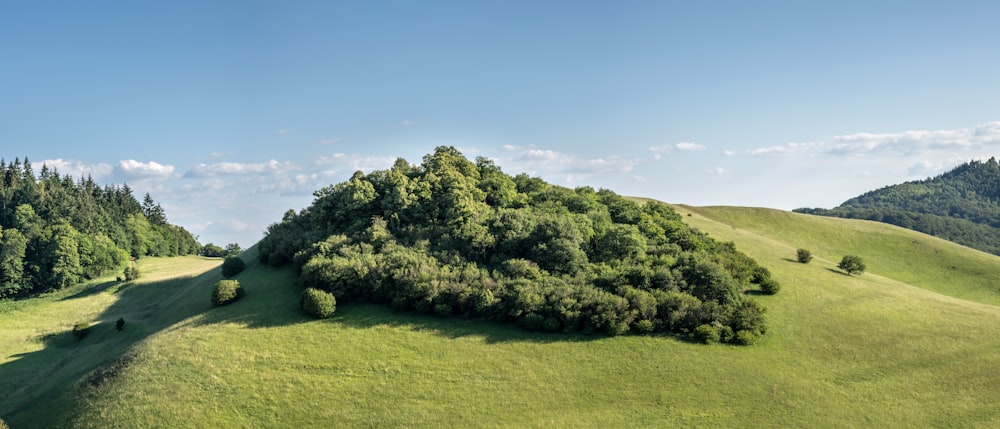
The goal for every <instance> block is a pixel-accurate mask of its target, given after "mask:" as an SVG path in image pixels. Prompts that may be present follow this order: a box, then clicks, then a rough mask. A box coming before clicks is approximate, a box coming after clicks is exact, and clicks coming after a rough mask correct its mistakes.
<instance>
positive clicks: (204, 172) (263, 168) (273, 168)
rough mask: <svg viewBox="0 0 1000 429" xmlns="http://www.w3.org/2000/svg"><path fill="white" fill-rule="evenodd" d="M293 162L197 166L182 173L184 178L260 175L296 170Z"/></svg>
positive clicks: (227, 163) (228, 163)
mask: <svg viewBox="0 0 1000 429" xmlns="http://www.w3.org/2000/svg"><path fill="white" fill-rule="evenodd" d="M298 169H300V167H298V166H297V165H296V164H295V163H293V162H278V161H275V160H273V159H272V160H270V161H268V162H261V163H239V162H218V163H215V164H199V165H198V166H196V167H194V168H192V169H190V170H188V171H187V172H186V173H184V177H187V178H193V177H214V176H221V175H239V174H260V173H270V172H279V171H292V170H298Z"/></svg>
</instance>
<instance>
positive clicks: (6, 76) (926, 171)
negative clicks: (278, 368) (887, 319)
mask: <svg viewBox="0 0 1000 429" xmlns="http://www.w3.org/2000/svg"><path fill="white" fill-rule="evenodd" d="M998 15H1000V6H998V5H997V4H996V3H994V2H944V1H941V2H916V1H906V2H891V1H884V2H883V1H880V2H870V1H863V2H847V1H838V2H800V1H793V2H777V1H763V2H736V1H734V2H713V1H704V2H669V1H655V2H638V1H626V2H584V1H546V2H487V1H482V2H479V1H476V2H413V1H385V2H354V3H348V2H326V1H324V2H306V1H299V2H278V1H274V2H257V1H233V2H223V1H217V2H184V1H171V2H104V1H92V2H69V1H67V2H44V3H43V2H20V3H17V4H15V3H13V2H6V3H4V4H3V5H0V58H3V61H2V64H3V66H2V67H0V147H2V148H3V150H2V151H0V155H2V156H3V157H5V158H7V159H8V160H11V159H13V158H15V157H25V156H27V157H29V159H30V160H31V161H32V163H33V164H35V165H36V168H40V166H39V165H40V164H41V163H45V164H47V165H49V166H50V167H56V168H58V169H59V171H60V172H61V173H69V174H73V175H74V176H78V175H81V174H91V175H93V176H94V177H95V178H96V179H98V180H100V181H102V182H104V183H122V182H127V183H128V184H129V185H130V186H132V187H133V189H135V190H136V192H137V194H138V196H140V197H141V195H142V193H145V192H150V193H151V194H152V195H153V197H154V198H155V199H156V200H157V201H159V202H160V203H161V204H162V205H163V206H164V208H165V209H166V211H167V216H168V218H169V220H170V221H171V222H174V223H177V224H180V225H183V226H185V227H186V228H188V229H189V230H191V231H192V232H194V233H195V234H198V235H199V236H200V239H201V242H202V243H208V242H214V243H216V244H225V243H230V242H238V243H240V244H241V245H243V246H244V247H246V246H249V245H251V244H253V243H254V242H256V241H257V240H258V239H259V238H260V237H261V235H262V232H263V230H264V228H265V227H266V226H267V225H268V224H270V223H272V222H275V221H277V220H279V219H280V217H281V214H282V213H283V212H284V211H286V210H287V209H289V208H294V209H296V210H298V209H301V208H304V207H306V206H307V205H308V204H309V203H310V202H311V201H312V195H311V194H312V191H314V190H316V189H319V188H321V187H323V186H326V185H329V184H332V183H337V182H340V181H342V180H344V179H346V178H348V177H349V176H350V174H351V173H352V172H353V171H355V170H357V169H360V170H363V171H366V172H367V171H371V170H373V169H382V168H387V167H389V166H390V165H391V163H392V161H393V160H394V159H395V158H396V157H403V158H406V159H407V160H409V161H410V162H412V163H418V162H419V161H420V159H421V157H422V156H423V155H424V154H426V153H428V152H431V151H432V150H433V148H434V147H435V146H439V145H452V146H456V147H458V148H459V149H460V150H462V151H463V153H465V154H466V155H467V156H469V157H470V158H471V157H475V156H486V157H489V158H492V159H494V160H495V161H496V162H497V164H498V165H500V166H501V167H502V168H503V169H504V171H506V172H508V173H511V174H516V173H520V172H527V173H529V174H532V175H537V176H541V177H542V178H544V179H546V180H548V181H550V182H553V183H556V184H560V185H565V186H570V187H575V186H581V185H589V186H593V187H595V188H600V187H604V188H609V189H612V190H614V191H616V192H618V193H621V194H626V195H641V196H648V197H653V198H658V199H661V200H664V201H667V202H673V203H685V204H694V205H709V204H711V205H717V204H721V205H747V206H765V207H775V208H781V209H793V208H797V207H804V206H810V207H817V206H818V207H832V206H835V205H837V204H839V203H841V202H842V201H844V200H846V199H848V198H850V197H853V196H855V195H858V194H860V193H862V192H865V191H868V190H871V189H875V188H878V187H882V186H886V185H889V184H893V183H898V182H901V181H905V180H913V179H922V178H925V177H928V176H932V175H936V174H940V173H942V172H944V171H946V170H947V169H949V168H950V167H953V166H954V165H957V164H958V163H961V162H964V161H966V160H969V159H975V158H984V157H985V158H988V157H990V156H994V155H997V154H998V152H1000V150H998V149H1000V102H998V100H1000V83H998V82H1000V80H998V76H1000V55H997V46H1000V26H997V25H996V24H995V18H996V16H998Z"/></svg>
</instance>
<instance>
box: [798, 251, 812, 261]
mask: <svg viewBox="0 0 1000 429" xmlns="http://www.w3.org/2000/svg"><path fill="white" fill-rule="evenodd" d="M795 253H796V259H797V260H798V261H799V262H801V263H803V264H808V263H809V262H810V261H812V260H813V254H812V252H810V251H809V250H806V249H799V250H796V251H795Z"/></svg>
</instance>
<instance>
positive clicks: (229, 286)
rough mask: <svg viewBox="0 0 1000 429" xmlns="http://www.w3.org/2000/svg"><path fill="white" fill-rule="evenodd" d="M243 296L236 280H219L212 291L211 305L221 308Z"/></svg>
mask: <svg viewBox="0 0 1000 429" xmlns="http://www.w3.org/2000/svg"><path fill="white" fill-rule="evenodd" d="M242 296H243V288H242V287H240V282H239V281H237V280H219V282H218V283H216V284H215V289H213V290H212V304H213V305H215V306H221V305H226V304H229V303H231V302H233V301H236V300H237V299H240V297H242Z"/></svg>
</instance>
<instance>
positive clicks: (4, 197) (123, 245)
mask: <svg viewBox="0 0 1000 429" xmlns="http://www.w3.org/2000/svg"><path fill="white" fill-rule="evenodd" d="M199 247H200V246H199V244H198V242H197V241H196V240H195V238H194V237H193V236H192V235H191V233H189V232H188V231H187V230H185V229H184V228H182V227H179V226H176V225H171V224H170V223H168V222H167V217H166V213H164V210H163V208H162V207H161V206H160V204H158V203H156V202H155V201H154V200H153V199H152V197H151V196H150V195H149V194H146V195H145V198H143V200H142V202H141V203H140V202H139V201H138V200H137V199H136V198H135V196H134V195H133V194H132V190H131V188H129V186H128V185H127V184H126V185H121V186H99V185H98V184H97V183H95V182H94V180H93V178H91V177H89V176H88V177H85V178H79V179H74V178H73V177H70V176H69V175H60V174H59V172H58V171H56V170H55V169H49V168H48V167H47V166H46V165H43V166H42V168H41V170H40V171H39V173H38V174H37V175H36V174H35V171H34V168H33V166H32V165H31V162H30V161H29V160H28V159H27V158H25V159H24V160H23V161H22V160H21V159H20V158H16V159H14V161H13V162H7V161H6V160H0V299H2V298H23V297H28V296H33V295H37V294H40V293H44V292H48V291H53V290H59V289H63V288H65V287H67V286H70V285H73V284H75V283H78V282H80V281H81V280H84V279H92V278H95V277H99V276H101V275H104V274H107V273H109V272H112V271H116V270H121V269H123V268H125V266H126V264H127V263H128V262H129V261H130V259H132V258H140V257H143V256H174V255H187V254H193V253H197V252H198V250H199Z"/></svg>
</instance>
